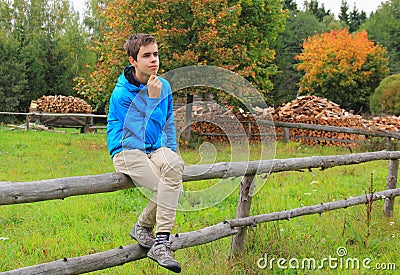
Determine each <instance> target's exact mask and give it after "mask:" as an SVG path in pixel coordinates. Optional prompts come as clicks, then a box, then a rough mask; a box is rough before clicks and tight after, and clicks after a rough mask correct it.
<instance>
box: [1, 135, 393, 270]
mask: <svg viewBox="0 0 400 275" xmlns="http://www.w3.org/2000/svg"><path fill="white" fill-rule="evenodd" d="M0 138H1V141H2V142H1V143H0V181H14V182H18V181H33V180H40V179H50V178H58V177H67V176H82V175H93V174H100V173H108V172H113V171H114V169H113V165H112V162H111V159H110V158H109V155H108V153H107V148H106V136H105V135H102V134H97V135H92V134H86V135H81V134H72V133H70V132H68V133H67V134H59V133H50V132H34V131H28V132H26V131H11V130H9V129H6V128H1V127H0ZM251 150H252V158H253V157H254V156H257V153H254V152H257V150H258V149H257V146H255V145H252V149H251ZM216 151H217V152H218V154H217V156H216V157H215V159H216V160H217V161H229V159H230V149H229V146H226V145H220V146H217V148H216ZM347 153H350V152H349V150H348V149H343V148H330V147H307V146H303V145H299V144H296V143H289V144H281V143H278V144H277V148H276V158H289V157H306V156H313V155H334V154H347ZM181 155H182V157H183V158H184V160H185V161H186V162H187V163H191V164H195V163H202V159H201V156H200V154H199V153H198V152H197V151H196V150H193V149H188V148H185V149H182V150H181ZM203 158H204V157H203ZM203 161H204V159H203ZM387 170H388V161H376V162H371V163H365V164H360V165H353V166H345V167H336V168H331V169H327V170H325V171H320V170H319V169H313V170H312V171H311V172H309V171H304V172H283V173H278V174H272V175H270V176H269V178H268V179H267V180H265V179H262V178H261V177H258V178H257V184H258V185H261V184H264V185H263V187H262V188H261V190H260V191H259V192H258V193H257V194H256V196H254V197H253V202H252V208H251V214H252V215H256V214H263V213H270V212H275V211H282V210H285V209H292V208H297V207H301V206H307V205H315V204H319V203H321V202H328V201H333V200H341V199H344V198H348V197H349V196H357V195H361V194H364V193H366V192H368V188H369V186H370V182H371V175H372V178H373V186H374V189H376V190H377V191H380V190H384V188H385V182H386V177H387V173H388V171H387ZM205 184H212V183H210V182H209V181H199V182H193V183H185V188H186V189H190V188H194V189H196V188H201V186H204V185H205ZM237 198H238V192H237V191H235V192H233V194H232V195H231V196H229V197H228V198H226V199H225V200H223V201H222V202H221V203H219V204H217V205H215V206H213V207H210V208H207V209H203V210H199V211H192V212H178V215H177V219H176V225H175V226H174V228H173V232H187V231H192V230H197V229H200V228H204V227H206V226H210V225H213V224H216V223H219V222H221V221H223V220H226V219H232V218H234V217H235V215H236V206H237ZM146 202H147V199H146V198H145V197H144V196H143V195H142V194H141V192H140V191H139V190H137V189H130V190H123V191H117V192H113V193H107V194H96V195H86V196H77V197H71V198H66V199H64V200H56V201H46V202H38V203H32V204H21V205H7V206H0V271H7V270H12V269H16V268H20V267H25V266H30V265H36V264H39V263H44V262H49V261H54V260H58V259H62V258H64V257H67V258H71V257H77V256H82V255H86V254H89V253H95V252H100V251H105V250H109V249H113V248H116V247H119V246H120V245H127V244H131V243H134V241H133V240H132V239H131V238H130V237H129V234H128V233H129V230H130V228H131V227H132V225H133V223H134V222H135V221H136V219H137V217H138V215H139V214H140V212H141V210H142V209H143V208H144V206H145V204H146ZM399 207H400V205H399V200H397V201H396V205H395V217H393V218H390V219H387V218H384V217H383V215H382V209H383V202H381V201H379V202H374V203H373V206H372V212H371V222H370V225H369V227H368V225H367V210H366V206H365V205H360V206H356V207H351V208H348V209H341V210H336V211H331V212H327V213H324V214H322V215H321V216H320V215H310V216H303V217H298V218H293V219H291V220H290V221H287V220H284V221H275V222H270V223H264V224H260V225H258V226H257V227H255V228H254V230H253V231H250V232H249V241H248V245H247V251H246V254H245V255H243V257H240V258H237V259H230V257H229V256H230V244H231V238H225V239H221V240H218V241H216V242H213V243H210V244H206V245H202V246H197V247H192V248H189V249H185V250H179V251H177V252H176V253H175V256H176V258H177V259H178V260H179V261H180V262H181V264H182V267H183V271H182V274H309V273H315V274H337V273H342V274H373V273H374V270H368V269H365V268H362V267H361V268H360V270H354V269H339V268H336V269H330V268H328V265H327V264H326V265H325V269H322V270H314V271H310V270H307V269H306V270H302V269H297V270H296V269H291V268H288V269H286V270H285V269H280V268H278V267H277V264H276V261H275V264H274V269H273V270H271V269H269V267H266V268H265V269H261V268H259V267H258V266H257V261H258V260H259V259H260V258H262V257H264V255H266V256H267V260H270V259H272V258H276V259H278V258H284V259H287V260H290V259H298V260H299V261H300V262H301V260H302V259H304V258H314V259H316V260H322V259H323V258H328V257H329V256H331V257H336V258H338V256H337V254H336V250H337V249H338V248H339V247H345V248H346V249H347V251H348V255H347V256H346V257H344V258H345V259H346V258H357V259H359V260H360V261H362V260H363V259H365V258H370V259H371V260H372V262H371V264H370V266H371V268H372V267H375V264H377V263H395V264H396V267H397V270H399V269H400V262H399V257H398V251H399V248H400V245H399V237H400V222H399V214H398V209H399ZM368 231H369V232H370V235H369V236H368V237H367V233H368ZM293 263H294V262H293V261H292V264H293ZM286 265H288V263H286ZM92 274H172V273H171V272H168V271H167V270H165V269H163V268H160V267H158V266H157V265H156V264H155V263H154V262H152V261H151V260H149V259H143V260H140V261H135V262H132V263H128V264H125V265H123V266H119V267H114V268H110V269H107V270H102V271H97V272H93V273H92ZM382 274H395V271H386V272H385V273H382Z"/></svg>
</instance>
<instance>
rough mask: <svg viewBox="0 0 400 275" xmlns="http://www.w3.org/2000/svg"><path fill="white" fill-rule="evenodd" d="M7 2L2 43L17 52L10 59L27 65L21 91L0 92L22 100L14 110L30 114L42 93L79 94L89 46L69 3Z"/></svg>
mask: <svg viewBox="0 0 400 275" xmlns="http://www.w3.org/2000/svg"><path fill="white" fill-rule="evenodd" d="M8 2H9V1H6V0H0V7H1V10H0V22H1V31H2V33H4V40H3V41H2V43H4V48H5V49H9V47H15V48H16V49H17V50H15V51H13V54H14V55H13V57H10V59H9V60H8V61H12V62H16V63H15V66H16V67H18V68H19V66H22V68H23V73H21V74H20V76H21V77H23V78H24V81H22V82H20V83H24V84H23V86H22V87H20V86H18V88H16V87H13V88H11V87H10V86H7V85H6V84H4V85H6V86H4V87H0V89H5V90H10V89H11V90H10V93H11V94H14V95H15V97H14V98H18V104H17V105H13V108H14V111H27V110H28V108H29V104H30V101H31V100H34V99H37V98H39V97H41V96H42V95H49V94H63V95H75V94H76V93H75V92H74V90H73V86H74V82H73V78H75V77H76V76H78V75H79V74H84V73H85V69H84V66H83V64H85V63H86V62H87V61H88V60H89V59H90V55H89V54H87V53H88V50H87V49H86V47H85V44H86V39H87V38H86V37H85V34H84V31H83V29H82V28H81V27H80V25H79V21H78V20H79V18H78V15H77V13H75V12H74V11H73V10H72V9H71V7H70V3H69V1H68V0H60V1H56V0H31V1H22V0H14V1H11V3H8ZM8 43H9V44H8ZM15 55H18V58H19V59H18V60H17V59H15V58H14V56H15ZM10 66H11V65H10ZM0 85H1V84H0ZM20 85H21V84H20ZM9 106H11V105H9Z"/></svg>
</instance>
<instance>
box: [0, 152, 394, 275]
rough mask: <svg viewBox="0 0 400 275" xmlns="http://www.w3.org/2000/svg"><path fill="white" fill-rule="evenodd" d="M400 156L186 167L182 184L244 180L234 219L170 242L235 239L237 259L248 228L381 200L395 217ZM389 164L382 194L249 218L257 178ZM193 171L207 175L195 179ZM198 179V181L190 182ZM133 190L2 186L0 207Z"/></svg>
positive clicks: (120, 179)
mask: <svg viewBox="0 0 400 275" xmlns="http://www.w3.org/2000/svg"><path fill="white" fill-rule="evenodd" d="M399 159H400V151H392V152H389V151H379V152H369V153H359V154H348V155H336V156H318V157H317V156H314V157H305V158H291V159H274V160H260V161H251V162H233V163H226V162H222V163H215V164H203V165H193V166H186V167H185V170H184V181H193V180H202V179H214V178H229V177H239V176H243V178H242V182H241V184H240V185H241V186H240V194H239V201H238V208H237V215H236V219H232V220H226V221H223V222H220V223H218V224H216V225H213V226H210V227H207V228H203V229H200V230H197V231H192V232H187V233H179V234H175V235H173V236H172V250H174V251H175V250H178V249H184V248H188V247H193V246H197V245H201V244H206V243H209V242H212V241H215V240H218V239H221V238H224V237H227V236H233V239H232V251H233V252H234V253H241V252H242V251H243V250H244V248H245V245H246V234H247V233H246V232H247V231H246V228H247V227H248V226H254V225H257V224H259V223H264V222H269V221H274V220H286V219H291V218H294V217H299V216H304V215H311V214H317V213H323V212H326V211H331V210H335V209H341V208H347V207H350V206H354V205H359V204H365V203H368V202H371V200H372V201H375V200H382V199H384V200H385V203H384V210H383V211H384V215H385V216H386V217H391V216H392V215H393V211H394V199H395V197H396V196H400V188H397V187H396V184H397V177H398V169H399ZM377 160H389V161H390V162H389V173H388V177H387V181H386V190H384V191H379V192H374V193H373V194H370V195H368V194H363V195H360V196H357V197H351V198H348V199H345V200H340V201H334V202H327V203H321V204H318V205H314V206H305V207H301V208H296V209H292V210H285V211H281V212H274V213H269V214H261V215H257V216H249V213H250V206H251V198H252V190H253V189H254V177H255V175H257V174H266V173H278V172H283V171H299V170H302V169H308V170H309V169H312V168H320V169H322V170H324V169H327V168H331V167H335V166H344V165H354V164H359V163H364V162H370V161H377ZM197 171H207V172H206V173H204V174H199V173H197ZM193 175H196V176H193ZM132 187H134V186H133V184H132V182H131V180H130V179H129V178H128V177H127V176H126V175H124V174H121V173H108V174H101V175H94V176H78V177H68V178H57V179H49V180H40V181H32V182H0V205H9V204H19V203H31V202H38V201H45V200H53V199H63V198H67V197H70V196H77V195H84V194H95V193H103V192H113V191H116V190H122V189H126V188H132ZM146 253H147V250H146V249H144V248H141V247H140V246H139V245H137V244H133V245H127V246H120V247H118V248H115V249H113V250H109V251H105V252H100V253H95V254H91V255H87V256H81V257H76V258H64V259H61V260H58V261H54V262H49V263H43V264H39V265H35V266H30V267H24V268H20V269H15V270H11V271H5V272H2V273H1V274H3V275H11V274H82V273H86V272H92V271H96V270H101V269H105V268H110V267H114V266H118V265H122V264H125V263H128V262H131V261H135V260H139V259H142V258H145V257H146Z"/></svg>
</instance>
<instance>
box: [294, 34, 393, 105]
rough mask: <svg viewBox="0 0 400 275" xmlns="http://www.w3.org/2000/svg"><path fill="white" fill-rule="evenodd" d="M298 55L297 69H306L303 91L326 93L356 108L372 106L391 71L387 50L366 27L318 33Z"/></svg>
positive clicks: (302, 84) (322, 94)
mask: <svg viewBox="0 0 400 275" xmlns="http://www.w3.org/2000/svg"><path fill="white" fill-rule="evenodd" d="M296 59H298V60H299V62H300V63H299V65H298V66H297V69H298V70H302V71H304V72H305V75H304V76H303V77H302V79H301V81H300V83H299V86H300V91H299V93H300V94H313V95H317V96H322V97H326V98H328V99H330V100H332V101H333V102H335V103H338V104H339V105H340V106H341V107H343V108H345V109H348V110H354V111H356V112H359V111H368V110H369V108H368V105H369V97H370V95H371V94H372V93H373V92H374V90H375V88H376V87H377V86H378V85H379V83H380V81H381V80H382V79H383V78H385V77H386V76H387V75H388V73H389V68H388V58H387V52H386V50H385V49H384V48H382V47H381V46H379V45H374V42H372V41H370V40H368V34H367V32H366V31H361V32H359V33H356V34H353V35H351V34H349V32H348V30H347V29H343V30H335V31H331V32H329V33H323V34H316V35H314V36H312V37H309V38H308V39H307V40H306V41H305V42H304V44H303V51H302V53H301V54H299V55H297V56H296Z"/></svg>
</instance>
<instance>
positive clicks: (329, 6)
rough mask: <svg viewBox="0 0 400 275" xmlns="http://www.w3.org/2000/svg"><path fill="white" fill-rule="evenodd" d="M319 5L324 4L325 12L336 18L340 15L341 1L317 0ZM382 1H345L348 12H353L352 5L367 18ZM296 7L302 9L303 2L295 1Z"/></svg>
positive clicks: (301, 0)
mask: <svg viewBox="0 0 400 275" xmlns="http://www.w3.org/2000/svg"><path fill="white" fill-rule="evenodd" d="M318 2H319V3H320V5H322V4H324V7H325V10H331V12H333V13H334V14H335V17H336V18H337V17H338V15H339V13H340V6H341V5H342V0H319V1H318ZM382 2H385V1H382V0H347V5H348V6H349V7H350V11H352V10H353V8H354V5H355V6H356V8H357V9H358V11H360V12H361V11H365V12H366V13H367V16H369V15H370V14H371V12H373V11H376V10H377V8H378V6H380V4H381V3H382ZM296 3H297V6H298V7H299V9H302V7H303V3H304V0H296Z"/></svg>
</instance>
